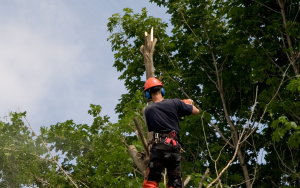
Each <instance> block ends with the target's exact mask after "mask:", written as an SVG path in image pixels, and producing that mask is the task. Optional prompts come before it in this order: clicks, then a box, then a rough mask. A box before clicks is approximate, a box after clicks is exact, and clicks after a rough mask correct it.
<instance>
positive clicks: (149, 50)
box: [128, 29, 157, 175]
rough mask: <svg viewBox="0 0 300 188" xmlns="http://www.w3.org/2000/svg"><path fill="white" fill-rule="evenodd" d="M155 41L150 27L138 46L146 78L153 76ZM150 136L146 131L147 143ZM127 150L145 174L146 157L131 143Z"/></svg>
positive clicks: (150, 138) (147, 151)
mask: <svg viewBox="0 0 300 188" xmlns="http://www.w3.org/2000/svg"><path fill="white" fill-rule="evenodd" d="M156 42H157V39H156V38H153V29H151V35H148V34H147V32H145V46H144V45H142V46H141V48H140V51H141V53H142V54H143V56H144V63H145V69H146V79H148V78H150V77H154V66H153V53H154V47H155V44H156ZM151 103H152V102H151V101H149V102H148V104H151ZM143 115H144V119H145V113H144V109H143ZM145 124H146V119H145ZM146 126H147V125H146ZM140 131H141V130H140ZM152 137H153V132H147V143H149V141H151V140H152ZM141 139H142V142H143V145H144V147H145V141H144V140H143V139H144V138H141ZM128 151H129V153H130V155H131V158H132V159H133V161H134V163H135V164H136V166H137V167H138V168H139V170H140V171H141V172H143V174H144V175H145V174H146V170H147V160H148V158H147V157H146V159H142V158H140V155H139V153H138V151H137V149H136V147H135V146H133V145H131V146H129V148H128ZM146 153H147V154H149V147H148V150H146ZM148 156H149V155H148Z"/></svg>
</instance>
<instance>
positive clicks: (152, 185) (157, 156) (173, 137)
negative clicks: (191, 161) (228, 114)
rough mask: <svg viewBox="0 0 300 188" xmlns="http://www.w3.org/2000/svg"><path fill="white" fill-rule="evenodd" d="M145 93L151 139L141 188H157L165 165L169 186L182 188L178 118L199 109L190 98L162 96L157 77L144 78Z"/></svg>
mask: <svg viewBox="0 0 300 188" xmlns="http://www.w3.org/2000/svg"><path fill="white" fill-rule="evenodd" d="M144 92H145V95H146V97H147V98H148V99H151V100H152V102H153V103H152V104H150V105H148V106H147V108H146V109H145V117H146V121H147V126H148V131H149V132H151V131H153V140H152V147H151V150H150V151H151V153H150V161H149V163H148V170H147V173H146V177H145V180H144V183H143V188H156V187H158V184H159V182H160V180H161V173H162V170H163V169H164V167H165V168H167V175H168V187H169V188H176V187H177V188H179V187H182V179H181V156H180V150H181V144H180V137H179V117H183V116H187V115H191V114H194V115H197V114H199V110H198V109H197V108H196V107H195V106H193V103H192V100H184V101H185V102H183V101H181V100H179V99H164V98H163V96H164V95H165V90H164V88H163V84H162V83H161V82H160V81H159V80H158V79H156V78H149V79H148V80H147V81H146V83H145V86H144Z"/></svg>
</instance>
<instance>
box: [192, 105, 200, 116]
mask: <svg viewBox="0 0 300 188" xmlns="http://www.w3.org/2000/svg"><path fill="white" fill-rule="evenodd" d="M192 114H193V115H198V114H199V109H198V108H196V107H195V106H193V111H192Z"/></svg>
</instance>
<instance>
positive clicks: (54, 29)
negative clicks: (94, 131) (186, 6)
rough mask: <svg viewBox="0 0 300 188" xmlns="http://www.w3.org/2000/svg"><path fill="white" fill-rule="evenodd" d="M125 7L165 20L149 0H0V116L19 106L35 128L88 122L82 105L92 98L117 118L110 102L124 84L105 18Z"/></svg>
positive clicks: (105, 112)
mask: <svg viewBox="0 0 300 188" xmlns="http://www.w3.org/2000/svg"><path fill="white" fill-rule="evenodd" d="M126 7H129V8H132V9H133V10H134V12H135V13H140V12H141V9H142V7H146V8H147V9H148V11H149V12H148V14H149V15H152V16H155V17H160V18H162V19H163V20H164V21H166V22H169V20H170V15H168V14H166V13H165V12H166V9H165V8H162V7H158V6H156V5H155V4H152V3H149V1H148V0H109V1H105V0H26V1H25V0H1V3H0V25H1V29H0V41H1V42H0V91H1V93H0V117H1V119H0V120H5V116H8V113H9V111H13V112H14V111H16V110H19V111H21V112H23V111H27V119H28V121H29V122H30V124H31V125H32V127H33V128H34V130H35V131H37V132H39V128H40V127H41V126H50V125H53V124H56V123H57V122H65V121H66V120H69V119H73V120H74V122H75V123H76V124H89V125H90V124H91V123H92V121H93V118H92V116H90V115H88V113H87V111H88V110H89V105H90V104H98V105H101V106H102V112H101V115H108V116H109V117H110V118H111V119H110V120H111V122H117V121H118V117H117V116H118V115H117V114H115V112H114V108H115V106H116V105H117V104H118V102H119V101H118V99H119V98H120V97H121V95H122V94H124V93H127V91H126V88H125V87H124V82H123V81H121V80H118V77H119V76H120V74H121V73H120V72H117V69H116V68H114V67H113V63H114V57H113V52H112V51H111V45H110V43H109V42H108V41H107V38H108V36H109V34H110V33H109V32H108V31H107V26H106V25H107V22H108V18H109V17H110V16H111V15H112V14H115V13H122V10H123V8H126ZM149 32H150V31H149Z"/></svg>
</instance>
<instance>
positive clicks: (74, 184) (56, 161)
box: [24, 117, 78, 188]
mask: <svg viewBox="0 0 300 188" xmlns="http://www.w3.org/2000/svg"><path fill="white" fill-rule="evenodd" d="M24 119H25V120H26V122H27V123H28V125H29V128H30V129H31V131H32V132H33V134H34V135H35V136H36V137H37V138H38V137H39V136H38V135H37V134H36V133H35V132H34V130H33V129H32V127H31V125H30V123H29V122H28V120H27V118H26V117H24ZM41 141H42V143H43V145H44V146H45V148H47V150H48V153H49V154H50V155H51V157H52V159H53V161H54V162H55V163H56V164H57V166H58V167H59V168H60V169H61V170H62V171H63V173H64V174H65V175H66V176H67V178H68V179H69V180H70V181H71V182H72V184H73V185H74V186H75V187H76V188H78V186H77V185H76V183H75V182H74V181H73V180H72V178H71V177H70V176H69V175H68V174H67V173H66V172H65V170H64V169H63V168H62V167H61V166H60V164H59V163H58V162H57V161H56V160H55V158H54V156H53V155H52V153H51V151H50V149H49V148H48V147H47V144H46V143H45V142H44V140H43V139H42V138H41Z"/></svg>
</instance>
